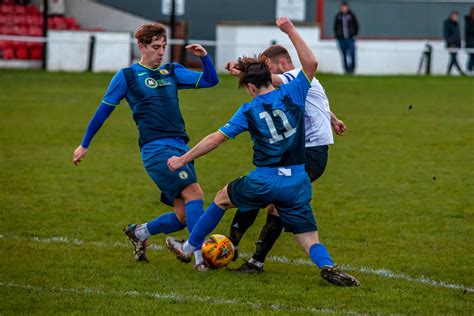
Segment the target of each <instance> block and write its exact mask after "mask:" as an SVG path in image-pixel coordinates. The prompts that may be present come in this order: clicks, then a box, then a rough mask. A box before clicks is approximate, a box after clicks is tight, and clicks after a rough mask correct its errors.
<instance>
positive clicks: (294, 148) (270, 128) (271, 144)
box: [219, 71, 311, 167]
mask: <svg viewBox="0 0 474 316" xmlns="http://www.w3.org/2000/svg"><path fill="white" fill-rule="evenodd" d="M310 87H311V83H310V81H309V80H308V78H307V77H306V75H305V74H304V72H303V71H300V73H299V75H298V76H297V77H296V79H295V80H293V81H291V82H290V83H288V84H283V85H281V86H280V88H279V89H278V90H274V91H272V92H269V93H265V94H262V95H259V96H257V97H255V98H254V99H253V100H252V101H250V102H249V103H244V104H243V105H242V106H241V107H240V108H239V109H238V110H237V112H236V113H235V114H234V116H233V117H232V118H231V119H230V121H229V122H228V123H227V124H226V125H224V126H223V127H221V128H220V129H219V131H220V132H221V133H223V134H224V135H225V136H227V137H229V138H235V137H236V136H237V135H239V134H240V133H242V132H244V131H249V133H250V137H251V139H252V141H253V143H254V145H253V150H254V155H253V163H254V165H255V166H258V167H283V166H291V165H299V164H304V163H305V155H304V148H305V127H304V106H305V100H306V95H307V94H308V89H309V88H310Z"/></svg>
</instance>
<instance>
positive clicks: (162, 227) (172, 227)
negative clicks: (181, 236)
mask: <svg viewBox="0 0 474 316" xmlns="http://www.w3.org/2000/svg"><path fill="white" fill-rule="evenodd" d="M184 227H186V225H184V224H183V223H181V222H180V221H179V220H178V218H177V217H176V214H175V213H174V212H169V213H166V214H163V215H161V216H159V217H157V218H155V219H154V220H152V221H150V222H148V223H147V228H148V231H149V232H150V234H152V235H156V234H159V233H164V234H170V233H173V232H177V231H178V230H181V229H183V228H184Z"/></svg>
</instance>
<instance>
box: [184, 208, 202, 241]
mask: <svg viewBox="0 0 474 316" xmlns="http://www.w3.org/2000/svg"><path fill="white" fill-rule="evenodd" d="M184 207H185V208H186V226H188V232H189V233H190V234H191V232H192V231H193V228H194V225H196V223H197V221H198V220H199V218H200V217H201V216H202V214H203V213H204V202H203V200H192V201H189V202H188V203H186V204H185V205H184Z"/></svg>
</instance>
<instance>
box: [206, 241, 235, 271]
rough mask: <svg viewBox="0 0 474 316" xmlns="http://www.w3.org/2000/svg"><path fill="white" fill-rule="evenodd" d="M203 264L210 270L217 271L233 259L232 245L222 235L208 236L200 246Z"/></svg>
mask: <svg viewBox="0 0 474 316" xmlns="http://www.w3.org/2000/svg"><path fill="white" fill-rule="evenodd" d="M201 250H202V256H203V258H204V262H205V263H206V265H207V266H208V267H209V268H211V269H219V268H222V267H225V266H226V265H228V264H229V263H230V262H231V261H232V258H233V257H234V245H233V244H232V242H231V241H230V239H229V238H227V237H226V236H224V235H219V234H214V235H211V236H209V238H208V239H206V241H204V243H203V244H202V248H201Z"/></svg>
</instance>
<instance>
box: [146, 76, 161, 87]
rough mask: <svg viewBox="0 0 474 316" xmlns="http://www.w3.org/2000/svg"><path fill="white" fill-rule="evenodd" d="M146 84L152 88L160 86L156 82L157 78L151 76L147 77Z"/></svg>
mask: <svg viewBox="0 0 474 316" xmlns="http://www.w3.org/2000/svg"><path fill="white" fill-rule="evenodd" d="M145 84H146V85H147V86H148V87H150V88H156V87H158V83H157V82H156V80H155V79H153V78H149V77H148V78H146V79H145Z"/></svg>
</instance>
